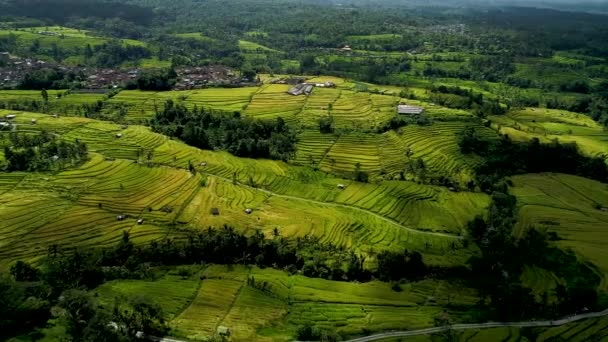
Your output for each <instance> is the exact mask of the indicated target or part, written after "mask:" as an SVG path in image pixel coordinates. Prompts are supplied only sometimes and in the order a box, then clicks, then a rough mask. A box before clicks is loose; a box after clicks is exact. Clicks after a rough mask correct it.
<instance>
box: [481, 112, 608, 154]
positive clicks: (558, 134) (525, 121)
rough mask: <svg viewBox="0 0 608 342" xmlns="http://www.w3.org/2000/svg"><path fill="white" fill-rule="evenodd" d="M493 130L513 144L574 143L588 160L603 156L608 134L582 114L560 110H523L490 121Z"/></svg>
mask: <svg viewBox="0 0 608 342" xmlns="http://www.w3.org/2000/svg"><path fill="white" fill-rule="evenodd" d="M491 120H492V123H493V127H494V128H495V129H497V130H498V131H499V132H501V133H503V134H508V135H509V137H511V138H512V139H515V140H529V139H532V138H538V139H539V140H540V141H542V142H549V141H551V140H554V139H557V140H558V141H560V142H575V143H577V144H578V146H579V147H580V148H581V150H582V151H583V152H585V153H587V154H588V155H590V156H599V155H606V153H607V152H608V149H607V148H606V146H607V142H608V133H607V132H606V131H605V129H604V127H602V126H601V125H600V124H598V123H597V122H595V121H593V119H591V118H590V117H588V116H586V115H584V114H578V113H573V112H568V111H563V110H552V109H539V108H527V109H524V110H520V111H515V112H511V113H509V114H507V115H505V116H494V117H491Z"/></svg>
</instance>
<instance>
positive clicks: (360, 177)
mask: <svg viewBox="0 0 608 342" xmlns="http://www.w3.org/2000/svg"><path fill="white" fill-rule="evenodd" d="M355 181H357V182H363V183H367V182H368V181H369V174H368V173H367V172H365V171H362V170H361V163H357V164H356V165H355Z"/></svg>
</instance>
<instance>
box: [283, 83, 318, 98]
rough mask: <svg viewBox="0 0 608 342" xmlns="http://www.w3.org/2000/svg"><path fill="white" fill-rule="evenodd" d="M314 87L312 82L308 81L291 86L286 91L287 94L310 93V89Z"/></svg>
mask: <svg viewBox="0 0 608 342" xmlns="http://www.w3.org/2000/svg"><path fill="white" fill-rule="evenodd" d="M313 88H314V85H313V84H310V83H301V84H298V85H296V86H293V87H291V88H290V89H289V90H288V91H287V93H288V94H289V95H293V96H298V95H302V94H306V95H310V93H311V92H312V89H313Z"/></svg>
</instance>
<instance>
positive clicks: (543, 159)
mask: <svg viewBox="0 0 608 342" xmlns="http://www.w3.org/2000/svg"><path fill="white" fill-rule="evenodd" d="M458 144H459V146H460V150H461V151H462V153H464V154H469V153H473V154H477V155H478V156H480V157H482V158H483V162H482V163H481V164H479V165H478V166H476V167H475V172H476V182H477V185H478V186H479V187H480V188H481V189H482V191H485V192H488V193H491V192H492V191H493V190H496V189H497V188H496V186H498V187H499V188H498V189H500V190H503V191H504V189H506V187H507V184H506V183H505V182H504V178H505V177H507V176H512V175H516V174H525V173H540V172H558V173H567V174H572V175H577V176H581V177H586V178H591V179H594V180H597V181H600V182H604V183H606V182H608V169H607V168H606V163H605V161H604V159H603V158H601V157H587V156H584V155H583V154H581V152H580V151H579V149H578V146H577V145H576V143H560V142H559V141H557V140H554V141H552V142H551V143H548V144H541V143H540V141H539V140H538V138H533V139H532V140H530V141H529V142H514V141H513V140H511V139H510V138H509V136H508V135H503V136H501V137H500V138H499V139H494V140H492V139H486V138H482V137H480V136H479V135H478V134H477V132H476V131H475V129H474V128H472V127H469V128H467V129H465V130H464V131H463V132H462V133H461V134H460V135H459V141H458Z"/></svg>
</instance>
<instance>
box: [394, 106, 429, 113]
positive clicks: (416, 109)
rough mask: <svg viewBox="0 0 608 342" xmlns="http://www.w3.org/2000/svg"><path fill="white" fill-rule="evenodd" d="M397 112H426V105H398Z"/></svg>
mask: <svg viewBox="0 0 608 342" xmlns="http://www.w3.org/2000/svg"><path fill="white" fill-rule="evenodd" d="M397 113H399V114H406V115H416V114H422V113H424V107H420V106H411V105H398V106H397Z"/></svg>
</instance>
